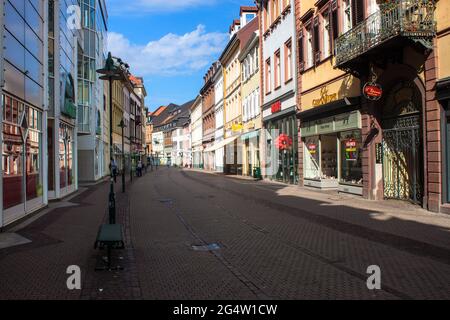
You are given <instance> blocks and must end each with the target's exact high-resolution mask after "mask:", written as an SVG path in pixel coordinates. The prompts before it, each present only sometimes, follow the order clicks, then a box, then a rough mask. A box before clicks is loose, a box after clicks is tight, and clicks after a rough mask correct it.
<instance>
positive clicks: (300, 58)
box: [298, 30, 305, 72]
mask: <svg viewBox="0 0 450 320" xmlns="http://www.w3.org/2000/svg"><path fill="white" fill-rule="evenodd" d="M304 54H305V52H304V45H303V30H302V31H300V34H299V36H298V69H299V71H300V72H302V71H303V70H305V56H304Z"/></svg>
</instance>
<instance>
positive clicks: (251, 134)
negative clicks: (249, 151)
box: [241, 129, 259, 140]
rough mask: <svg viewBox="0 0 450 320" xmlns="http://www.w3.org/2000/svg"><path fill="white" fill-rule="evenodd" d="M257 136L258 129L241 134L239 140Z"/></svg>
mask: <svg viewBox="0 0 450 320" xmlns="http://www.w3.org/2000/svg"><path fill="white" fill-rule="evenodd" d="M257 136H259V129H256V130H253V131H250V132H247V133H244V134H242V135H241V140H247V139H252V138H256V137H257Z"/></svg>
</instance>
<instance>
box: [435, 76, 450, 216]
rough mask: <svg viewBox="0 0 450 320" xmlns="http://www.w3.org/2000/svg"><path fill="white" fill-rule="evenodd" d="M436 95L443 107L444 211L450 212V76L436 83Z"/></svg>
mask: <svg viewBox="0 0 450 320" xmlns="http://www.w3.org/2000/svg"><path fill="white" fill-rule="evenodd" d="M436 96H437V99H438V101H439V103H440V105H441V107H442V113H443V114H442V117H441V118H442V123H441V126H442V150H443V154H442V159H443V161H442V162H443V179H442V180H443V183H442V189H443V190H442V191H443V192H442V193H443V194H442V202H443V204H444V206H443V207H442V208H441V210H442V211H443V212H446V213H450V77H449V78H445V79H442V80H440V81H438V82H437V84H436Z"/></svg>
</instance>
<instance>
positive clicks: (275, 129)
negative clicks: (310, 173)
mask: <svg viewBox="0 0 450 320" xmlns="http://www.w3.org/2000/svg"><path fill="white" fill-rule="evenodd" d="M267 128H268V135H269V138H268V139H267V147H266V148H267V149H266V150H267V155H266V156H267V157H268V158H267V160H266V165H268V166H269V168H268V170H267V172H268V173H269V175H271V177H272V179H274V180H277V181H280V182H284V183H290V184H296V183H297V182H298V172H297V166H298V159H297V145H298V140H297V127H296V119H295V117H287V118H284V119H280V120H276V121H273V122H272V121H271V122H270V123H269V124H268V127H267Z"/></svg>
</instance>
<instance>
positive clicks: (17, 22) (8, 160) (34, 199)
mask: <svg viewBox="0 0 450 320" xmlns="http://www.w3.org/2000/svg"><path fill="white" fill-rule="evenodd" d="M1 9H2V10H1V11H3V13H4V20H3V21H4V23H3V25H2V30H1V33H2V35H1V36H2V43H1V47H2V57H1V58H2V66H3V68H2V69H3V70H2V71H1V72H3V74H2V77H1V81H2V85H3V89H2V91H1V103H2V117H1V126H2V139H1V145H2V186H1V189H2V192H1V197H2V207H1V209H2V210H1V214H0V227H1V226H2V225H6V224H9V223H11V222H14V221H15V220H17V219H19V218H21V217H23V216H24V215H26V214H27V212H31V211H33V210H35V209H36V208H39V207H42V206H43V204H44V197H43V190H44V187H45V186H44V179H43V174H44V172H43V165H42V164H43V163H44V159H43V152H42V150H43V130H42V128H43V114H44V100H43V97H44V95H43V92H44V77H43V69H44V20H43V17H44V7H43V1H30V0H14V1H10V0H6V1H2V4H1Z"/></svg>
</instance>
